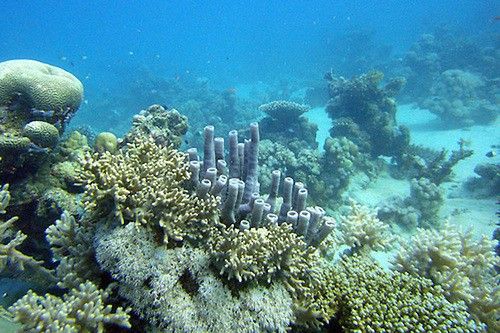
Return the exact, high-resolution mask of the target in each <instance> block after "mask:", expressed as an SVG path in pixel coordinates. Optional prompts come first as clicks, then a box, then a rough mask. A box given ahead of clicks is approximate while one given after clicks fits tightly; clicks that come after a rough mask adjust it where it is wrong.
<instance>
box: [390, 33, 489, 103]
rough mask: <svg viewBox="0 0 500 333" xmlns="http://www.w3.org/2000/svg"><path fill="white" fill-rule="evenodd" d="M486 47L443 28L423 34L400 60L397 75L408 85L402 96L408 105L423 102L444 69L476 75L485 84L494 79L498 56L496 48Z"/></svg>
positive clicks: (461, 34)
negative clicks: (478, 75) (482, 78)
mask: <svg viewBox="0 0 500 333" xmlns="http://www.w3.org/2000/svg"><path fill="white" fill-rule="evenodd" d="M492 39H493V38H491V39H490V41H491V42H492V43H491V44H494V43H495V42H496V41H494V40H492ZM488 44H489V43H485V44H484V45H479V44H477V43H476V42H475V41H474V40H473V39H471V38H470V37H468V36H464V34H463V33H462V32H459V31H453V30H452V29H449V28H447V27H443V26H441V27H438V28H437V29H435V30H434V31H433V32H432V33H425V34H422V35H421V36H420V38H419V39H418V41H417V42H415V43H414V44H413V45H412V47H411V49H410V50H409V51H408V52H407V53H406V54H405V56H404V57H403V63H402V65H403V68H402V71H401V73H400V75H403V76H404V77H406V79H407V85H406V87H405V89H404V90H403V96H402V97H403V98H404V99H405V101H411V102H414V101H415V100H417V101H419V100H424V99H426V98H427V97H428V96H429V92H430V90H431V87H432V85H433V84H434V82H436V81H437V80H438V78H439V76H440V75H441V73H443V72H445V71H447V70H455V69H460V70H464V71H468V72H472V73H478V74H480V75H481V76H484V77H485V78H486V79H487V80H488V81H489V80H493V79H495V77H497V76H498V69H497V66H496V63H498V57H499V55H498V52H497V51H496V47H495V46H494V45H492V46H489V45H488ZM491 83H493V81H491Z"/></svg>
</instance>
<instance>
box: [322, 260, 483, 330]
mask: <svg viewBox="0 0 500 333" xmlns="http://www.w3.org/2000/svg"><path fill="white" fill-rule="evenodd" d="M326 278H327V280H328V281H329V287H330V288H331V289H333V290H335V293H336V294H337V298H338V304H337V307H338V312H337V314H336V318H337V319H338V320H339V322H340V324H341V326H342V328H343V329H344V330H345V331H346V332H442V333H445V332H477V331H478V329H479V327H478V326H477V324H476V323H475V322H474V321H473V320H472V319H471V318H470V317H469V314H468V313H467V308H466V306H465V304H464V303H463V302H456V303H450V302H449V301H447V300H446V298H445V297H443V296H442V290H441V288H440V287H436V286H433V285H432V282H431V281H429V280H427V279H425V278H422V277H414V276H410V275H409V274H406V273H400V272H391V273H390V272H386V271H384V270H383V269H382V268H381V267H380V266H378V265H377V264H375V263H374V262H372V261H370V259H368V258H367V257H359V256H356V255H355V256H353V257H347V256H344V257H343V259H342V260H341V261H340V262H339V263H338V264H337V266H336V267H334V268H332V269H331V270H330V271H329V273H327V277H326Z"/></svg>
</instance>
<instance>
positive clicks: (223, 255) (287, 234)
mask: <svg viewBox="0 0 500 333" xmlns="http://www.w3.org/2000/svg"><path fill="white" fill-rule="evenodd" d="M208 245H209V249H210V254H211V256H213V257H214V261H215V265H216V267H218V268H219V269H220V274H221V275H225V276H227V279H229V280H231V279H235V280H237V281H238V282H244V281H249V280H260V281H266V282H267V283H270V282H271V281H275V280H276V279H278V280H280V281H282V282H283V283H284V284H285V286H286V287H287V289H288V291H289V292H290V293H292V294H293V295H296V296H297V297H298V295H300V296H301V297H304V296H305V295H304V291H305V287H306V286H307V285H308V284H310V283H311V280H313V279H314V277H315V270H316V269H317V267H316V266H317V265H318V263H319V255H318V252H317V251H316V249H315V248H314V247H310V246H308V245H307V244H306V243H305V242H304V241H303V239H302V238H300V237H299V236H297V234H295V233H294V232H293V231H292V227H291V226H290V225H288V224H286V223H283V224H281V225H279V226H269V227H265V228H251V229H249V230H245V231H240V230H238V229H234V228H228V229H225V230H223V231H222V232H220V233H218V234H212V237H211V238H210V239H209V244H208Z"/></svg>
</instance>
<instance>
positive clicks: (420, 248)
mask: <svg viewBox="0 0 500 333" xmlns="http://www.w3.org/2000/svg"><path fill="white" fill-rule="evenodd" d="M493 248H494V242H493V241H491V240H489V239H487V238H486V237H483V238H481V239H480V240H479V241H475V240H474V239H473V235H472V232H471V231H470V230H469V231H468V232H462V231H461V230H459V229H457V228H455V227H452V226H451V225H450V224H445V225H444V227H443V229H442V230H439V231H438V230H427V229H419V230H418V233H417V235H415V236H414V237H413V238H412V240H411V241H410V242H408V243H405V244H403V246H402V247H401V249H400V251H399V253H398V254H397V256H396V258H395V262H394V263H395V266H396V269H398V270H399V271H402V272H407V273H409V274H411V275H413V276H422V277H426V278H428V279H430V280H432V282H433V283H434V284H435V285H438V286H440V287H442V288H443V293H444V295H445V296H446V298H447V299H448V300H449V301H451V302H456V301H463V302H465V303H466V304H467V306H468V307H469V311H470V313H471V314H472V315H474V316H475V317H476V318H477V319H478V320H479V321H481V322H483V323H485V324H487V325H488V329H489V330H490V331H491V332H497V331H499V330H500V326H499V323H498V318H499V317H500V290H499V289H498V286H497V281H498V273H496V271H495V268H494V267H495V265H498V264H499V260H498V257H497V256H496V255H495V252H494V251H493Z"/></svg>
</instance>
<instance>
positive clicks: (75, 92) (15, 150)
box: [0, 60, 83, 183]
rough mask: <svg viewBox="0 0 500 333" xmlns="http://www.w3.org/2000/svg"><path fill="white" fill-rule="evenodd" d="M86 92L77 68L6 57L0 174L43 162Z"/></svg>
mask: <svg viewBox="0 0 500 333" xmlns="http://www.w3.org/2000/svg"><path fill="white" fill-rule="evenodd" d="M82 98H83V86H82V84H81V83H80V81H78V79H77V78H75V77H74V76H73V75H72V74H70V73H68V72H66V71H64V70H62V69H60V68H57V67H54V66H51V65H47V64H44V63H41V62H38V61H34V60H10V61H5V62H2V63H0V134H1V136H2V139H1V140H0V167H1V168H0V170H1V171H0V180H1V181H2V182H11V183H12V182H13V181H14V180H16V179H22V178H23V177H24V176H26V174H27V173H29V172H34V171H36V170H37V168H38V167H40V165H41V162H43V160H44V159H45V158H46V157H47V154H48V153H49V152H50V149H49V148H51V149H52V148H54V147H55V146H56V145H57V143H58V141H59V135H60V134H62V132H63V131H64V127H65V125H66V124H67V123H68V121H69V120H70V119H71V117H72V116H73V115H74V114H75V112H76V111H77V109H78V107H79V106H80V103H81V101H82Z"/></svg>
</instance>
